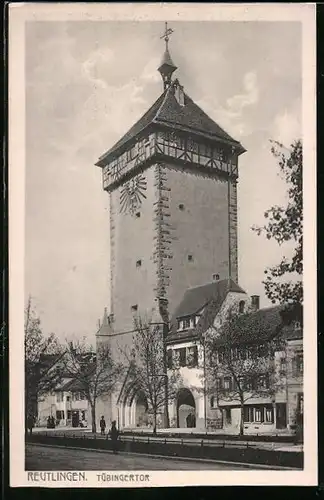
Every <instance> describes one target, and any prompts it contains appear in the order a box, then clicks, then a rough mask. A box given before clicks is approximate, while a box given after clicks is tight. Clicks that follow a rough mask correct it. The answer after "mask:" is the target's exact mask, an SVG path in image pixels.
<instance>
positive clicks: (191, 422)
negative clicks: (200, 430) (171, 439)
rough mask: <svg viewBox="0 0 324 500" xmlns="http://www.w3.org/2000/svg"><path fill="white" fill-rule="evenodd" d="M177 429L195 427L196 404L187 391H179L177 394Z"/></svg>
mask: <svg viewBox="0 0 324 500" xmlns="http://www.w3.org/2000/svg"><path fill="white" fill-rule="evenodd" d="M177 427H179V428H184V427H192V428H193V427H196V403H195V399H194V397H193V395H192V392H191V391H189V389H180V391H179V392H178V396H177Z"/></svg>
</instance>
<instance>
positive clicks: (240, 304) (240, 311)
mask: <svg viewBox="0 0 324 500" xmlns="http://www.w3.org/2000/svg"><path fill="white" fill-rule="evenodd" d="M244 309H245V302H244V300H241V301H240V303H239V313H240V314H243V313H244Z"/></svg>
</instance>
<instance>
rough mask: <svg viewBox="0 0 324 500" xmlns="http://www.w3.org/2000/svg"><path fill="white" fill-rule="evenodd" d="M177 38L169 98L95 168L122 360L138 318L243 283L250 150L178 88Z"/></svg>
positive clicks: (108, 325)
mask: <svg viewBox="0 0 324 500" xmlns="http://www.w3.org/2000/svg"><path fill="white" fill-rule="evenodd" d="M168 31H169V33H168ZM170 31H171V30H167V31H166V36H165V37H164V38H165V39H166V49H165V53H164V56H163V59H162V62H161V65H160V66H159V68H158V71H159V72H160V74H161V76H162V81H163V93H162V94H161V95H160V97H159V98H158V99H157V100H156V102H155V103H154V104H153V105H152V106H151V108H150V109H149V110H148V111H147V112H146V113H145V114H144V115H143V116H142V117H141V118H140V119H139V120H138V122H137V123H135V124H134V125H133V127H131V129H130V130H129V131H128V132H127V133H126V134H125V135H124V136H123V137H122V138H121V139H120V140H119V141H118V142H117V143H116V144H115V145H114V146H113V147H112V148H110V149H109V150H108V151H107V152H106V153H104V154H103V155H102V156H101V157H100V158H99V160H98V162H97V163H96V165H97V166H98V167H100V168H101V169H102V174H103V188H104V190H105V191H106V192H107V193H108V196H109V200H110V266H111V274H110V288H111V304H110V314H109V316H108V317H106V319H105V327H104V328H103V329H101V330H102V331H101V330H100V331H99V332H98V341H109V342H110V343H111V346H112V348H113V350H114V353H116V355H117V353H120V352H121V351H122V350H123V349H124V346H125V345H127V344H128V345H130V344H131V342H132V335H133V329H134V326H133V318H134V315H144V314H148V315H149V316H150V317H153V318H155V319H156V320H160V315H159V305H160V304H161V303H163V304H164V306H166V307H165V308H166V309H167V314H168V315H169V317H170V316H171V315H172V314H173V312H174V310H175V308H176V307H177V305H178V304H179V302H180V301H181V299H182V296H183V294H184V292H185V290H186V289H187V288H189V287H193V286H198V285H202V284H205V283H207V282H210V281H212V280H213V277H214V278H215V277H216V276H217V275H218V277H219V279H224V278H232V279H233V280H234V281H236V282H237V281H238V263H237V179H238V157H239V156H240V155H241V154H242V153H243V152H244V151H245V149H244V148H243V147H242V145H241V144H240V143H239V142H237V141H236V140H234V139H233V138H232V137H230V136H229V135H228V134H227V133H226V132H225V131H224V130H223V129H222V128H221V127H220V126H218V125H217V124H216V123H215V122H214V121H213V120H212V119H211V118H209V117H208V116H207V115H206V113H205V112H204V111H202V110H201V109H200V108H199V107H198V106H197V105H196V104H195V103H194V102H193V100H192V99H191V98H190V97H189V96H188V95H187V94H186V92H185V91H184V88H183V86H182V85H181V84H180V82H179V81H178V80H177V79H172V76H173V73H174V72H175V71H176V69H177V68H176V66H175V64H174V63H173V61H172V58H171V56H170V52H169V48H168V36H167V35H168V34H170ZM161 299H162V300H161ZM118 355H119V354H118ZM117 392H118V391H117ZM116 398H117V399H118V395H117V396H116ZM117 399H116V400H115V402H113V401H111V406H112V408H115V404H116V402H117ZM114 411H115V410H114V409H113V418H117V416H116V413H114ZM107 413H108V410H107V409H105V414H106V415H107Z"/></svg>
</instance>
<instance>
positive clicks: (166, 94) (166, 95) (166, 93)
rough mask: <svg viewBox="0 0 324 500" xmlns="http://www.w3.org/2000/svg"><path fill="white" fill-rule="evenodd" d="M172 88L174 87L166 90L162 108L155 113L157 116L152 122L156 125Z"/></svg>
mask: <svg viewBox="0 0 324 500" xmlns="http://www.w3.org/2000/svg"><path fill="white" fill-rule="evenodd" d="M171 87H172V85H170V86H169V87H168V88H167V89H166V91H165V96H164V98H163V100H162V102H161V104H160V106H159V107H158V109H157V111H156V113H155V115H154V117H153V120H152V122H154V123H155V122H156V120H157V119H158V116H159V114H160V113H161V110H162V108H163V106H164V104H165V103H166V100H167V98H168V97H169V94H170V91H171ZM162 95H163V94H162Z"/></svg>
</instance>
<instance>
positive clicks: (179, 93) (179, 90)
mask: <svg viewBox="0 0 324 500" xmlns="http://www.w3.org/2000/svg"><path fill="white" fill-rule="evenodd" d="M174 95H175V98H176V100H177V102H178V104H180V106H184V105H185V101H184V91H183V86H182V85H180V83H179V80H175V81H174Z"/></svg>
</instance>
